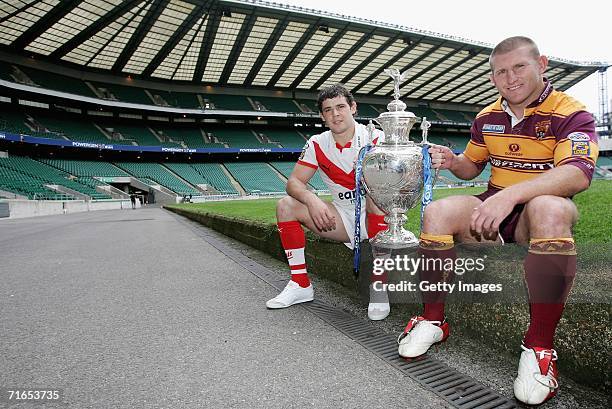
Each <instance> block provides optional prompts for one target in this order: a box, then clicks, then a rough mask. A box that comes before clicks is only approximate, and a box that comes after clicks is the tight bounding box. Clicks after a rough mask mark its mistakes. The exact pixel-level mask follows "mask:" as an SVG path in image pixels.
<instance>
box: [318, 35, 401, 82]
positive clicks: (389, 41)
mask: <svg viewBox="0 0 612 409" xmlns="http://www.w3.org/2000/svg"><path fill="white" fill-rule="evenodd" d="M372 35H374V34H373V33H372ZM399 38H401V33H398V34H397V35H395V36H393V37H390V38H388V39H387V40H386V41H385V42H384V43H383V44H381V45H380V46H379V47H378V48H377V49H376V50H375V51H374V52H373V53H372V54H370V55H369V56H368V57H367V58H366V59H365V60H363V61H362V62H361V63H360V64H359V65H358V66H356V67H355V68H353V70H352V71H351V72H349V73H348V74H346V75H345V76H344V78H342V80H340V82H341V83H343V84H344V83H346V82H348V81H350V79H351V78H353V77H354V76H355V75H356V74H357V73H358V72H359V71H361V70H363V69H364V68H365V67H367V65H368V64H369V63H371V62H372V61H374V59H376V58H377V57H378V56H379V55H380V54H381V53H382V52H383V51H385V50H386V49H387V48H388V47H389V46H390V45H391V44H393V43H394V42H396V41H397V40H398V39H399ZM354 51H356V50H354ZM354 51H353V52H354ZM351 55H352V53H351V54H347V58H350V56H351ZM330 71H331V70H330ZM331 74H333V72H330V74H329V75H331ZM315 85H317V86H318V85H320V84H315Z"/></svg>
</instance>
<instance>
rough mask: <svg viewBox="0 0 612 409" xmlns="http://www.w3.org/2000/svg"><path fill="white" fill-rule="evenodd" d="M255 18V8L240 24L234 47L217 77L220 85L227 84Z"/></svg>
mask: <svg viewBox="0 0 612 409" xmlns="http://www.w3.org/2000/svg"><path fill="white" fill-rule="evenodd" d="M256 20H257V15H256V14H255V9H253V10H252V12H251V14H250V15H249V18H248V19H247V20H246V21H245V22H244V23H243V24H242V27H240V32H239V33H238V38H237V39H236V42H235V43H234V47H232V51H231V52H230V53H229V55H228V57H227V61H226V63H225V67H223V72H222V73H221V77H220V78H219V83H220V84H221V85H227V81H228V80H229V77H230V76H231V75H232V72H233V71H234V67H235V66H236V62H238V57H240V53H241V52H242V50H243V48H244V44H245V43H246V41H247V40H248V38H249V36H250V35H251V32H252V31H253V26H254V25H255V21H256Z"/></svg>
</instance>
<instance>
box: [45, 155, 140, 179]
mask: <svg viewBox="0 0 612 409" xmlns="http://www.w3.org/2000/svg"><path fill="white" fill-rule="evenodd" d="M39 161H40V162H43V163H46V164H47V165H50V166H53V167H55V168H57V169H59V170H62V171H64V172H67V173H70V174H71V175H75V176H79V177H81V176H89V177H94V176H98V177H114V176H130V175H129V174H128V173H127V172H125V171H124V170H122V169H119V168H118V167H116V166H114V165H113V164H111V163H108V162H102V161H92V160H74V159H39Z"/></svg>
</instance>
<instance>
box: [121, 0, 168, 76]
mask: <svg viewBox="0 0 612 409" xmlns="http://www.w3.org/2000/svg"><path fill="white" fill-rule="evenodd" d="M166 3H167V2H166V1H163V0H153V4H152V5H151V7H150V8H149V11H148V12H147V14H146V15H145V16H144V18H143V19H142V21H141V22H140V24H139V25H138V27H137V28H136V31H134V34H132V36H131V37H130V40H129V41H128V43H127V44H126V45H125V47H124V48H123V50H122V51H121V54H119V57H117V60H116V61H115V63H114V64H113V68H111V71H113V72H115V73H119V72H121V70H122V69H123V67H125V64H127V62H128V61H129V60H130V57H131V56H132V55H133V54H134V51H136V47H137V46H138V45H139V44H140V43H141V42H142V40H143V38H144V37H145V36H146V35H147V33H148V32H149V30H151V27H153V24H155V22H156V21H157V19H158V18H159V16H160V14H161V12H162V10H163V9H164V7H165V6H166Z"/></svg>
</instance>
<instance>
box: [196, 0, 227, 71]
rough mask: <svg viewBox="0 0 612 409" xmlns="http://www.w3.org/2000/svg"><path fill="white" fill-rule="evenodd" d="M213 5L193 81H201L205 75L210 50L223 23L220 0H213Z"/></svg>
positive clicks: (209, 12)
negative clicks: (217, 0)
mask: <svg viewBox="0 0 612 409" xmlns="http://www.w3.org/2000/svg"><path fill="white" fill-rule="evenodd" d="M210 4H211V7H210V9H209V10H208V23H207V24H206V31H205V32H204V40H203V41H202V44H201V46H200V52H199V54H198V62H197V64H196V68H195V70H194V71H193V81H195V82H200V81H202V77H203V76H204V71H205V70H206V65H207V64H208V58H209V57H210V50H212V46H213V44H214V42H215V38H216V37H217V30H219V25H220V24H221V14H222V11H221V8H220V7H219V3H218V2H211V3H210Z"/></svg>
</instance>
